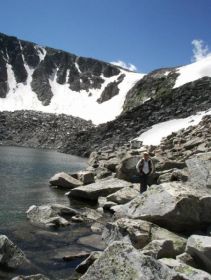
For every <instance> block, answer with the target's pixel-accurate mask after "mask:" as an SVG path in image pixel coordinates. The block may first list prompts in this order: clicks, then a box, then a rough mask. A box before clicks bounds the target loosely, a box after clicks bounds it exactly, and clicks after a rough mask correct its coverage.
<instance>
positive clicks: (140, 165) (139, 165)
mask: <svg viewBox="0 0 211 280" xmlns="http://www.w3.org/2000/svg"><path fill="white" fill-rule="evenodd" d="M147 162H148V167H149V173H148V174H146V175H149V174H150V173H152V171H153V163H152V160H151V159H150V158H149V159H148V160H147ZM143 167H144V158H142V159H141V160H139V162H138V163H137V165H136V170H137V172H138V173H139V174H143Z"/></svg>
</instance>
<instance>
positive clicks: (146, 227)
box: [102, 218, 186, 257]
mask: <svg viewBox="0 0 211 280" xmlns="http://www.w3.org/2000/svg"><path fill="white" fill-rule="evenodd" d="M102 237H103V239H104V240H105V242H106V244H107V245H108V244H111V243H112V242H113V241H118V240H125V241H127V242H130V243H131V244H132V245H133V246H134V247H135V248H137V249H142V248H143V247H144V246H146V245H147V244H148V243H150V242H151V241H153V240H164V241H165V240H170V241H171V242H172V244H173V246H172V247H173V249H172V250H171V252H172V256H173V257H175V256H176V255H178V254H181V253H183V252H184V250H185V246H186V239H185V238H183V237H181V236H179V235H177V234H175V233H173V232H170V231H168V230H166V229H164V228H160V227H158V226H157V225H155V224H152V223H150V222H147V221H143V220H139V219H136V220H133V219H128V218H122V219H119V220H117V221H115V222H113V223H108V224H107V225H106V227H105V228H104V230H103V233H102Z"/></svg>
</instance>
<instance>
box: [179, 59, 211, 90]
mask: <svg viewBox="0 0 211 280" xmlns="http://www.w3.org/2000/svg"><path fill="white" fill-rule="evenodd" d="M177 71H178V73H179V74H180V75H179V76H178V78H177V80H176V82H175V85H174V88H177V87H180V86H182V85H184V84H186V83H189V82H192V81H195V80H198V79H200V78H202V77H205V76H207V77H211V56H208V57H206V58H204V59H202V60H200V61H197V62H195V63H192V64H189V65H186V66H183V67H180V68H178V69H177Z"/></svg>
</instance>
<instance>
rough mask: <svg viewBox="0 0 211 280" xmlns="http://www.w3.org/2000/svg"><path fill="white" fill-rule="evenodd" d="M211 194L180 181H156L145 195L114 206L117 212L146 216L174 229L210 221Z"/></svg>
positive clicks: (132, 215)
mask: <svg viewBox="0 0 211 280" xmlns="http://www.w3.org/2000/svg"><path fill="white" fill-rule="evenodd" d="M210 202H211V195H208V194H207V193H203V192H202V190H201V191H199V190H198V189H194V188H193V187H192V186H189V185H183V184H181V183H179V182H171V183H163V184H161V185H153V186H151V188H150V189H149V190H147V191H146V192H145V193H144V194H143V195H141V196H138V197H136V198H135V199H133V200H132V201H130V202H129V203H127V204H124V205H118V206H114V207H112V208H111V209H112V210H113V211H114V212H115V213H116V215H117V216H119V217H120V216H124V215H125V216H127V217H131V218H133V219H143V220H147V221H150V222H153V223H156V224H158V225H160V226H161V227H162V226H165V227H166V228H168V229H170V230H173V231H184V230H191V229H194V228H195V229H198V228H199V227H200V226H202V225H204V224H209V223H210V218H211V203H210Z"/></svg>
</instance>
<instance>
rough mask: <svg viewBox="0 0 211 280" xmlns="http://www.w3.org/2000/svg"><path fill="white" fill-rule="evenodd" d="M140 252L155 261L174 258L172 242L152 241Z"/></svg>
mask: <svg viewBox="0 0 211 280" xmlns="http://www.w3.org/2000/svg"><path fill="white" fill-rule="evenodd" d="M141 251H142V253H143V254H145V255H148V256H151V257H153V258H155V259H161V258H173V257H174V256H175V251H174V244H173V242H172V240H152V241H151V242H150V243H148V244H147V245H146V246H145V247H144V248H143V249H142V250H141Z"/></svg>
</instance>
